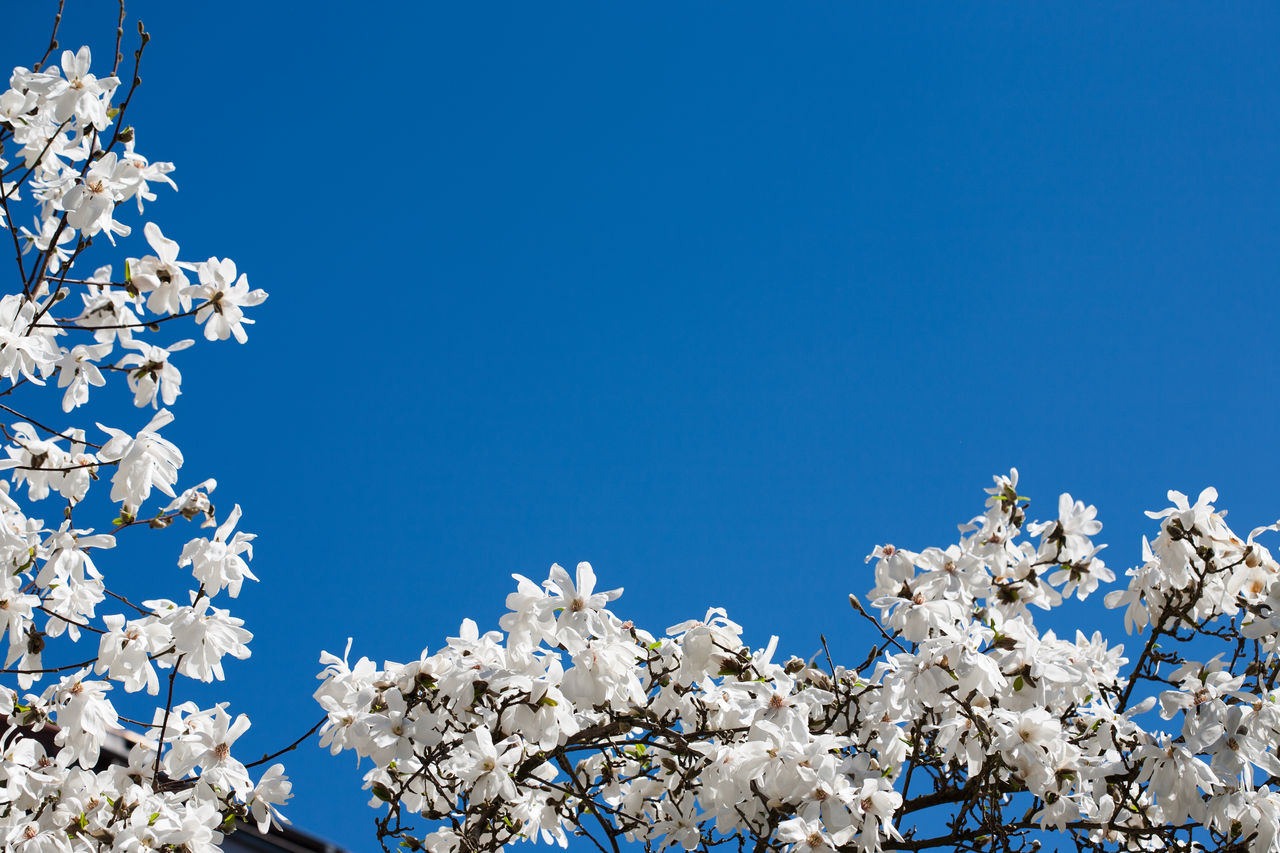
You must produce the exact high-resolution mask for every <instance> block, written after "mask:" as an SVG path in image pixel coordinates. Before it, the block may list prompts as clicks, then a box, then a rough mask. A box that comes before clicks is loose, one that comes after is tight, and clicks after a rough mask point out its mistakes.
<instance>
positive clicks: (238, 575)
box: [178, 504, 257, 598]
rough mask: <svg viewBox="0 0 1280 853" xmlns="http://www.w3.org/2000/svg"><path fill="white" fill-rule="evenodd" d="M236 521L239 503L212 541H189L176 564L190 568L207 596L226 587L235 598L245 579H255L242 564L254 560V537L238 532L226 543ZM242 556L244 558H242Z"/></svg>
mask: <svg viewBox="0 0 1280 853" xmlns="http://www.w3.org/2000/svg"><path fill="white" fill-rule="evenodd" d="M239 520H240V504H236V505H235V508H233V509H232V510H231V514H230V515H229V516H227V520H226V521H224V522H223V523H222V526H221V527H219V528H218V530H217V532H216V533H215V534H214V536H213V538H212V539H192V540H191V541H190V542H188V543H187V544H186V546H185V547H184V548H183V549H182V556H181V557H180V558H179V559H178V565H179V566H188V565H189V566H191V567H192V568H191V573H192V574H193V575H194V576H195V579H196V580H198V581H200V583H201V585H202V586H204V588H205V591H206V592H208V593H209V595H215V594H216V593H218V592H219V591H221V590H222V589H223V588H224V587H225V588H226V589H227V591H228V592H229V593H230V594H231V597H232V598H236V597H237V596H239V595H240V586H241V584H243V583H244V581H245V579H246V578H248V579H249V580H251V581H256V580H257V577H255V576H254V574H253V572H251V571H249V564H248V563H247V562H245V558H248V559H250V560H251V559H253V545H252V544H251V543H252V542H253V540H254V539H255V538H256V535H255V534H253V533H244V532H239V531H237V533H236V535H235V536H234V537H233V538H232V539H231V542H230V543H228V542H227V536H229V535H230V534H231V531H232V530H233V529H235V526H236V522H237V521H239ZM241 554H244V555H245V556H244V557H241V556H240V555H241Z"/></svg>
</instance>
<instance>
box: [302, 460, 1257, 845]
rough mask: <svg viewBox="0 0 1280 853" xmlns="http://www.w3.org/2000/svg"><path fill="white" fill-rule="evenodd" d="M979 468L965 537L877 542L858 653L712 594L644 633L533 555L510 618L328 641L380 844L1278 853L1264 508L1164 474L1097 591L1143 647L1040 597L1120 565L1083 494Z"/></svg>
mask: <svg viewBox="0 0 1280 853" xmlns="http://www.w3.org/2000/svg"><path fill="white" fill-rule="evenodd" d="M987 492H988V497H987V501H986V511H985V512H984V513H983V514H982V515H980V516H978V517H976V518H974V519H973V520H972V521H971V522H970V523H969V524H967V525H965V526H964V527H963V528H962V537H961V539H960V541H959V542H957V543H955V544H952V545H949V546H947V547H945V548H927V549H925V550H923V551H919V552H913V551H907V550H904V549H901V548H895V547H894V546H891V545H883V546H879V547H877V548H876V549H875V550H874V551H873V552H872V554H871V556H870V557H869V558H868V560H869V561H874V564H875V565H874V568H875V587H874V589H873V590H872V592H871V596H870V601H871V605H870V608H867V607H864V606H863V605H862V603H861V602H860V600H859V599H858V598H856V597H853V596H851V597H850V600H851V603H852V604H853V606H854V609H855V611H857V613H858V614H860V615H861V617H862V618H865V619H870V620H871V621H872V622H874V623H875V625H876V627H877V630H878V632H879V633H880V635H881V637H882V638H883V639H884V642H883V643H882V644H880V645H878V646H877V647H876V648H875V649H873V650H872V653H871V654H870V655H869V656H868V658H867V659H866V660H865V661H864V662H863V663H862V664H861V665H858V666H855V667H852V668H850V667H844V666H839V665H835V664H834V663H832V662H830V661H829V660H823V661H818V660H816V659H815V660H801V659H798V658H790V659H787V660H781V659H777V658H778V655H777V649H776V644H777V640H776V638H775V639H774V640H772V641H771V642H770V643H769V644H768V645H767V646H766V647H765V648H763V649H751V648H748V647H747V646H746V645H745V644H744V643H743V641H742V631H741V628H740V627H739V626H738V625H737V624H735V623H734V622H732V621H730V620H729V618H728V616H727V614H726V613H724V611H722V610H719V609H712V610H710V611H708V612H707V613H706V614H705V616H703V618H701V619H694V620H690V621H688V622H683V623H681V624H679V625H675V626H672V627H671V628H668V629H667V630H666V632H664V633H663V634H661V635H657V634H654V633H650V632H648V631H645V630H643V629H641V628H639V627H637V626H636V625H634V624H632V623H631V622H630V621H626V620H624V619H623V618H622V617H620V616H618V615H616V614H615V613H614V612H613V611H612V610H611V609H610V608H611V607H612V606H613V605H612V602H613V601H614V600H615V599H616V598H617V597H618V595H619V593H620V592H621V591H620V590H613V591H611V592H603V593H602V592H597V591H596V577H595V573H594V572H593V570H592V568H591V567H590V566H589V565H588V564H586V563H583V564H580V565H579V566H578V568H577V572H576V573H575V574H574V575H570V574H569V573H568V572H567V571H565V570H564V569H562V568H560V567H559V566H553V567H552V569H551V573H550V576H549V577H548V579H547V580H546V581H545V582H543V583H542V584H536V583H534V582H533V581H531V580H529V579H527V578H524V577H520V576H518V575H517V576H516V580H517V581H518V587H517V591H516V592H515V593H513V594H511V595H510V596H508V598H507V608H508V611H509V612H508V613H507V615H505V616H504V617H503V618H502V620H501V623H500V627H501V628H502V631H501V632H499V631H491V632H488V633H484V634H481V633H480V631H479V628H478V627H477V626H476V625H475V623H474V622H471V621H470V620H468V621H466V622H464V623H463V626H462V629H461V630H460V632H459V635H458V636H457V637H453V638H450V639H449V640H448V641H447V644H446V645H445V646H444V647H443V648H441V649H439V650H437V651H435V652H430V651H424V652H423V654H422V656H421V657H420V659H418V660H416V661H411V662H408V663H391V662H388V663H385V664H383V665H382V666H380V667H379V666H377V665H375V664H374V663H373V662H371V661H369V660H368V659H365V658H362V659H360V660H359V661H358V662H356V663H354V664H352V663H350V662H349V659H348V658H347V657H345V656H344V657H343V658H338V657H335V656H333V655H325V656H324V657H322V659H321V660H322V662H323V663H324V664H325V669H324V671H323V672H322V673H321V678H322V680H323V683H322V685H321V687H320V689H319V690H318V691H317V693H316V697H317V699H318V700H319V702H320V704H321V705H322V706H323V708H324V709H325V710H326V711H327V713H328V721H327V722H326V724H325V726H324V727H323V728H322V729H321V734H322V738H323V742H324V743H326V744H328V745H329V747H330V749H331V750H332V751H334V752H335V753H336V752H340V751H342V750H354V751H355V752H356V753H357V754H358V755H360V756H362V757H367V758H368V759H370V764H371V767H370V769H369V771H368V773H367V774H366V777H365V779H366V784H367V787H368V788H369V789H370V790H371V792H372V794H373V799H372V801H371V804H372V805H375V806H383V807H385V811H384V812H383V813H382V815H381V816H380V817H379V818H378V820H377V826H378V834H379V838H380V839H381V840H382V842H383V846H384V848H385V849H388V850H389V849H390V846H391V845H393V844H398V845H399V846H401V847H407V848H409V849H413V850H417V849H426V850H429V851H431V853H455V851H486V850H498V849H500V848H503V847H505V846H506V845H508V844H510V843H514V842H517V841H524V840H530V841H538V840H541V841H546V842H552V843H557V844H560V845H561V846H566V845H567V844H568V842H569V839H570V838H572V837H575V836H581V837H583V838H584V839H589V843H590V842H593V843H594V846H595V847H596V848H597V849H599V850H603V851H618V850H621V849H622V845H623V844H624V843H637V844H641V845H643V846H644V848H645V849H646V850H660V849H663V848H666V847H671V846H679V847H682V848H683V849H685V850H702V851H707V850H710V849H711V848H713V847H719V846H721V845H725V844H729V845H731V846H732V847H733V848H735V849H737V850H748V849H749V850H752V851H757V853H760V851H775V850H776V851H808V850H815V849H830V850H860V851H876V850H924V849H946V850H991V851H996V850H1000V851H1011V850H1023V849H1036V847H1037V845H1039V844H1040V843H1041V842H1040V839H1041V838H1043V837H1044V834H1045V833H1046V832H1056V833H1058V834H1059V835H1060V836H1061V838H1062V839H1063V841H1065V842H1066V843H1068V844H1071V845H1073V846H1075V847H1076V848H1077V849H1081V850H1085V849H1087V850H1155V849H1161V850H1188V851H1189V850H1204V849H1241V850H1243V849H1249V850H1257V851H1268V850H1269V851H1277V850H1280V841H1277V828H1278V820H1280V794H1277V793H1276V792H1274V791H1273V790H1272V782H1273V778H1275V777H1277V776H1280V758H1278V757H1277V755H1276V745H1277V744H1280V708H1278V706H1277V691H1276V689H1275V682H1276V679H1277V675H1278V674H1280V654H1278V652H1280V643H1278V642H1277V633H1276V629H1277V627H1280V585H1277V583H1276V579H1277V574H1278V573H1280V565H1277V563H1276V561H1275V560H1274V559H1273V558H1272V556H1271V554H1270V552H1269V551H1268V550H1267V549H1266V548H1265V547H1263V546H1262V545H1261V544H1259V543H1258V542H1257V541H1256V538H1257V537H1258V536H1259V535H1261V534H1262V533H1263V532H1265V531H1269V530H1274V529H1275V528H1274V526H1273V527H1266V528H1259V529H1257V530H1254V531H1252V532H1251V533H1249V534H1248V536H1246V537H1243V538H1241V537H1239V536H1237V535H1236V534H1235V533H1233V532H1232V531H1231V530H1230V528H1229V527H1228V526H1227V525H1226V523H1225V521H1224V515H1225V513H1221V512H1219V511H1217V510H1216V509H1215V508H1214V506H1213V505H1212V501H1213V500H1215V499H1216V494H1215V493H1214V492H1213V490H1211V489H1210V490H1206V491H1205V492H1204V493H1202V494H1201V495H1200V498H1199V499H1198V500H1197V501H1196V502H1195V503H1194V504H1192V503H1190V501H1188V499H1187V498H1186V497H1185V496H1183V495H1181V494H1178V493H1176V492H1171V493H1170V498H1171V500H1172V501H1173V506H1172V507H1171V508H1170V509H1167V510H1164V511H1162V512H1159V513H1151V515H1152V517H1153V518H1157V519H1159V520H1160V522H1161V525H1160V529H1159V533H1158V535H1157V536H1156V537H1155V539H1154V541H1152V542H1145V541H1144V558H1145V560H1146V562H1145V563H1144V564H1143V565H1142V566H1139V567H1137V568H1135V569H1132V570H1130V571H1129V573H1128V574H1129V584H1128V586H1127V587H1126V588H1123V589H1117V590H1114V591H1112V592H1110V593H1108V594H1107V596H1106V604H1107V605H1108V606H1109V607H1112V608H1123V609H1124V621H1125V624H1126V628H1127V629H1128V630H1130V631H1133V630H1135V629H1136V630H1142V629H1144V628H1145V629H1149V630H1150V634H1149V638H1148V640H1147V642H1146V643H1145V645H1144V647H1143V651H1142V652H1141V653H1140V655H1139V656H1138V658H1137V659H1136V661H1134V662H1132V665H1130V664H1131V661H1130V660H1129V659H1128V658H1126V657H1125V656H1124V647H1123V646H1120V645H1115V644H1112V643H1109V642H1108V641H1107V640H1106V639H1105V638H1104V637H1103V636H1102V634H1101V633H1100V632H1095V633H1093V634H1092V635H1085V634H1084V633H1083V632H1079V631H1077V632H1076V633H1075V636H1074V637H1072V638H1065V637H1064V638H1060V637H1058V636H1057V635H1056V634H1055V633H1054V632H1053V631H1041V630H1040V629H1038V628H1037V627H1036V625H1035V622H1034V619H1033V616H1034V614H1035V613H1037V612H1043V611H1048V610H1050V609H1052V608H1055V607H1057V606H1059V605H1061V604H1062V603H1063V602H1064V600H1065V599H1067V598H1069V597H1071V596H1073V595H1074V596H1075V597H1077V598H1078V599H1081V600H1084V599H1086V598H1088V597H1089V596H1090V595H1091V594H1092V593H1094V592H1095V591H1096V590H1098V589H1099V587H1100V585H1101V584H1106V583H1110V582H1112V581H1114V580H1115V575H1114V573H1113V572H1112V571H1111V570H1110V569H1109V568H1108V567H1107V566H1106V565H1105V563H1104V562H1103V560H1102V559H1101V558H1100V557H1099V552H1100V550H1101V546H1100V545H1095V544H1094V541H1093V537H1094V536H1095V535H1096V534H1098V532H1099V531H1100V530H1101V524H1100V523H1099V522H1098V521H1097V519H1096V517H1095V516H1096V511H1095V509H1094V508H1093V507H1092V506H1086V505H1085V504H1084V503H1082V502H1080V501H1076V500H1074V499H1072V498H1071V496H1069V495H1063V496H1062V497H1061V499H1060V500H1059V503H1058V512H1057V517H1056V518H1053V519H1050V520H1048V521H1044V522H1035V523H1027V520H1026V507H1027V505H1028V503H1027V500H1026V498H1024V497H1022V496H1020V495H1019V493H1018V475H1017V471H1013V472H1011V473H1010V474H1009V475H1008V476H1003V477H997V478H996V480H995V485H994V487H993V488H990V489H988V490H987ZM1157 641H1160V642H1157ZM824 645H825V644H824ZM1215 646H1216V647H1217V648H1215ZM1156 710H1158V711H1159V713H1158V714H1157V713H1155V711H1156Z"/></svg>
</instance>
